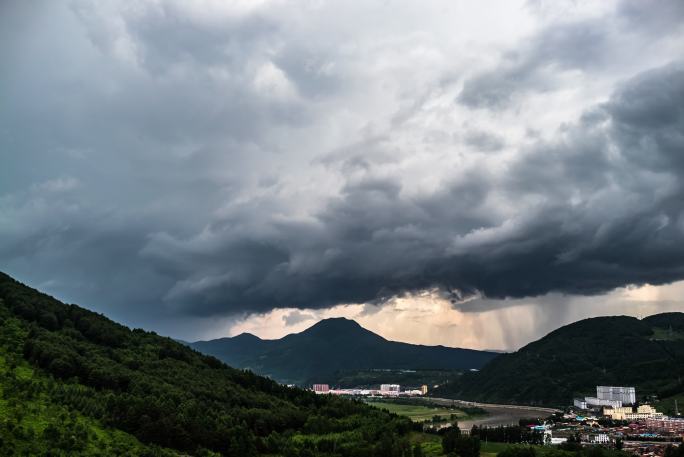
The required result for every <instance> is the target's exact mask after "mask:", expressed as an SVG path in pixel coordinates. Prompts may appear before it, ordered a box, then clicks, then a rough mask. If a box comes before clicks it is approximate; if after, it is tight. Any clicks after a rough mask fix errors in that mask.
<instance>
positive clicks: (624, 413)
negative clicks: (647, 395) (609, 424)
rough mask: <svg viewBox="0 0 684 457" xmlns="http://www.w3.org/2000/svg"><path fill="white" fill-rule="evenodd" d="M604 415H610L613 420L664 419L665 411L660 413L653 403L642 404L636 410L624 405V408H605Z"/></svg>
mask: <svg viewBox="0 0 684 457" xmlns="http://www.w3.org/2000/svg"><path fill="white" fill-rule="evenodd" d="M603 415H604V416H608V417H610V418H611V419H613V420H644V419H662V418H663V413H659V412H658V411H656V409H655V408H654V407H653V406H651V405H640V406H639V407H637V409H636V411H634V408H633V407H632V406H623V407H622V408H605V409H604V410H603Z"/></svg>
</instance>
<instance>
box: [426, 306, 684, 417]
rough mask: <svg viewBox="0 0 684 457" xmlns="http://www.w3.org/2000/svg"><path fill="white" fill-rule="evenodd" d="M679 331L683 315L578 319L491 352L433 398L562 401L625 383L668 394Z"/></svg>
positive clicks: (681, 350) (681, 371)
mask: <svg viewBox="0 0 684 457" xmlns="http://www.w3.org/2000/svg"><path fill="white" fill-rule="evenodd" d="M682 336H684V314H683V313H666V314H658V315H654V316H650V317H648V318H645V319H643V320H639V319H636V318H633V317H627V316H615V317H597V318H592V319H586V320H582V321H579V322H575V323H573V324H570V325H566V326H564V327H561V328H559V329H558V330H555V331H553V332H551V333H550V334H548V335H547V336H545V337H544V338H542V339H540V340H538V341H535V342H533V343H530V344H528V345H527V346H525V347H523V348H522V349H520V350H519V351H517V352H514V353H510V354H502V355H500V356H498V357H497V358H495V359H494V360H492V361H491V362H490V363H488V364H487V365H485V366H484V367H483V369H482V370H481V371H480V372H478V373H468V374H466V375H464V376H462V377H460V378H457V379H454V380H453V381H452V382H450V383H449V384H447V385H445V386H444V387H443V388H442V389H441V390H440V391H438V392H436V393H435V395H446V396H451V397H459V398H464V399H473V400H481V401H489V402H501V403H520V404H532V405H558V406H562V405H567V404H571V403H572V398H573V396H576V395H582V394H593V393H595V391H596V390H595V389H596V385H629V386H636V387H637V395H639V396H645V395H658V396H660V397H669V396H671V395H675V394H677V393H679V392H682V391H684V384H682V381H683V380H684V338H682Z"/></svg>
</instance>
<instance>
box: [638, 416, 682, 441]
mask: <svg viewBox="0 0 684 457" xmlns="http://www.w3.org/2000/svg"><path fill="white" fill-rule="evenodd" d="M646 426H647V427H648V428H650V429H652V430H657V431H659V432H665V433H684V419H677V418H673V417H660V418H654V419H646ZM683 446H684V445H683Z"/></svg>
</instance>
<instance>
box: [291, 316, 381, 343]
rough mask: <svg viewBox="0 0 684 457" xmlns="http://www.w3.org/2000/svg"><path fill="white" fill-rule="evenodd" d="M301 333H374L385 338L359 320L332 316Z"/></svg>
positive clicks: (314, 334)
mask: <svg viewBox="0 0 684 457" xmlns="http://www.w3.org/2000/svg"><path fill="white" fill-rule="evenodd" d="M301 335H309V336H324V337H348V336H353V335H372V336H373V337H375V338H378V339H382V340H384V338H383V337H381V336H380V335H377V334H375V333H373V332H371V331H370V330H368V329H365V328H363V327H362V326H361V325H360V324H359V323H358V322H356V321H355V320H353V319H347V318H346V317H331V318H328V319H323V320H321V321H318V322H316V323H315V324H314V325H312V326H311V327H309V328H307V329H306V330H304V331H303V332H302V333H301Z"/></svg>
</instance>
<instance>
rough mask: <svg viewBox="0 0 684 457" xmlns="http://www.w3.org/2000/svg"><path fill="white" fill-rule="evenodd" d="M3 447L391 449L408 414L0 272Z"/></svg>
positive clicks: (34, 451) (14, 450)
mask: <svg viewBox="0 0 684 457" xmlns="http://www.w3.org/2000/svg"><path fill="white" fill-rule="evenodd" d="M0 417H1V418H2V420H0V455H70V456H71V455H73V456H79V455H82V456H86V455H87V456H94V455H97V456H114V455H117V456H118V455H132V456H150V457H152V456H177V455H193V456H197V457H200V456H205V457H208V456H214V457H215V456H242V457H249V456H256V455H263V454H267V455H286V456H290V455H293V456H294V455H317V456H329V455H335V456H338V455H383V456H384V455H399V454H402V453H405V452H407V449H408V446H409V443H408V432H409V430H410V429H411V424H410V421H408V420H407V419H405V418H400V417H398V416H395V415H392V414H389V413H388V412H386V411H381V410H378V409H375V408H372V407H370V406H368V405H365V404H363V403H360V402H354V401H350V400H345V399H341V398H337V397H331V396H317V395H315V394H313V393H312V392H307V391H304V390H301V389H297V388H289V387H285V386H281V385H279V384H277V383H276V382H274V381H272V380H270V379H267V378H264V377H261V376H257V375H255V374H253V373H250V372H248V371H243V370H238V369H234V368H230V367H228V366H226V365H225V364H224V363H223V362H221V361H219V360H217V359H215V358H213V357H211V356H207V355H203V354H200V353H199V352H197V351H195V350H193V349H191V348H189V347H187V346H185V345H183V344H180V343H178V342H176V341H174V340H172V339H170V338H165V337H162V336H159V335H157V334H155V333H153V332H147V331H144V330H141V329H134V330H131V329H129V328H127V327H125V326H123V325H119V324H117V323H115V322H113V321H111V320H109V319H107V318H106V317H104V316H102V315H100V314H97V313H94V312H92V311H88V310H86V309H84V308H81V307H79V306H76V305H66V304H63V303H60V302H59V301H57V300H55V299H54V298H52V297H50V296H48V295H45V294H42V293H40V292H38V291H36V290H34V289H31V288H29V287H27V286H25V285H23V284H21V283H19V282H17V281H15V280H13V279H12V278H10V277H9V276H7V275H5V274H2V273H0Z"/></svg>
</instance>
